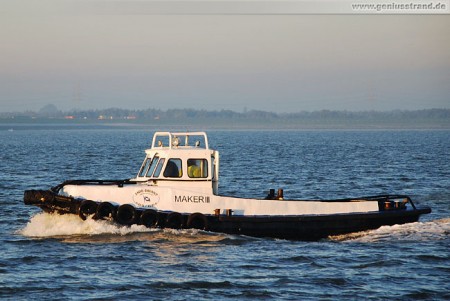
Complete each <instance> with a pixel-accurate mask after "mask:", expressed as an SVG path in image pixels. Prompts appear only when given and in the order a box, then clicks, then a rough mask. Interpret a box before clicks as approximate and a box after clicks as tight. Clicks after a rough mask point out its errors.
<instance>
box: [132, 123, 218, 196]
mask: <svg viewBox="0 0 450 301" xmlns="http://www.w3.org/2000/svg"><path fill="white" fill-rule="evenodd" d="M145 154H146V156H145V159H144V161H143V162H142V165H141V167H140V169H139V172H138V174H137V175H136V178H134V179H133V181H137V182H149V183H151V184H152V185H169V184H170V182H173V181H176V182H177V185H180V184H182V183H185V184H188V183H191V185H193V184H195V186H196V187H198V185H199V184H201V183H203V185H205V186H206V185H207V186H209V187H210V188H211V187H212V189H213V193H214V194H217V193H218V191H217V190H218V179H219V152H218V151H215V150H212V149H210V148H209V145H208V137H207V135H206V133H205V132H184V133H171V132H156V133H155V134H154V136H153V140H152V144H151V147H150V148H149V149H146V150H145Z"/></svg>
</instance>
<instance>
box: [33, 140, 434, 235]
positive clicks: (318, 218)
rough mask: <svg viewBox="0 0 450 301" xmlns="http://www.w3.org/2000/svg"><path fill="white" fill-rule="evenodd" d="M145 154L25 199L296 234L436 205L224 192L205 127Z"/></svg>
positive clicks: (68, 208) (64, 209)
mask: <svg viewBox="0 0 450 301" xmlns="http://www.w3.org/2000/svg"><path fill="white" fill-rule="evenodd" d="M145 154H146V156H145V159H144V162H143V163H142V166H141V168H140V170H139V172H138V174H137V175H136V177H135V178H131V179H127V180H69V181H65V182H63V183H61V184H59V185H57V186H55V187H53V188H51V189H50V190H27V191H25V194H24V202H25V204H27V205H35V206H38V207H41V208H42V209H43V210H44V211H46V212H58V213H60V214H67V213H70V214H78V215H79V216H80V217H81V218H82V219H86V218H94V219H109V220H113V221H115V222H117V223H119V224H123V225H132V224H141V225H145V226H147V227H158V228H174V229H184V228H196V229H202V230H207V231H213V232H223V233H229V234H242V235H249V236H257V237H274V238H283V239H295V240H318V239H321V238H325V237H327V236H330V235H339V234H345V233H351V232H358V231H364V230H369V229H376V228H378V227H380V226H383V225H394V224H404V223H410V222H415V221H417V220H418V219H419V216H420V215H421V214H426V213H430V212H431V209H430V208H429V207H420V208H419V207H418V206H415V205H414V203H413V202H412V200H411V199H410V198H409V197H408V196H405V195H379V196H370V197H359V198H349V199H336V200H292V199H286V198H284V196H283V191H282V190H281V189H278V190H277V193H275V190H274V189H270V191H269V194H268V195H267V196H266V197H265V198H261V199H252V198H238V197H231V196H224V195H220V194H219V185H218V184H219V152H218V151H216V150H212V149H210V148H209V146H208V137H207V135H206V133H204V132H183V133H171V132H156V133H155V134H154V136H153V141H152V145H151V148H149V149H147V150H146V151H145Z"/></svg>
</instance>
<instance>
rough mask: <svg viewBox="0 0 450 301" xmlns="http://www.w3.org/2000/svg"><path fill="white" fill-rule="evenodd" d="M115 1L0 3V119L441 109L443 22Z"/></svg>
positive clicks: (442, 18) (446, 68)
mask: <svg viewBox="0 0 450 301" xmlns="http://www.w3.org/2000/svg"><path fill="white" fill-rule="evenodd" d="M123 1H125V0H123ZM120 2H121V0H116V1H111V0H93V2H91V3H96V4H99V5H97V6H95V5H94V6H91V5H87V4H86V3H88V2H84V3H85V4H84V5H81V6H78V7H75V6H74V5H73V3H74V1H72V2H70V1H64V0H61V1H51V0H48V1H44V0H42V1H33V0H19V1H17V0H14V1H13V0H0V39H1V40H0V41H1V42H0V111H2V112H12V111H25V110H39V109H40V108H42V107H44V106H45V105H47V104H54V105H56V106H57V107H58V108H59V109H61V110H71V109H78V110H83V109H102V108H111V107H117V108H125V109H147V108H156V109H162V110H167V109H173V108H180V109H183V108H192V109H199V110H222V109H225V110H233V111H237V112H242V111H244V110H264V111H273V112H278V113H283V112H300V111H316V110H349V111H366V110H378V111H387V110H420V109H428V108H450V15H448V14H447V15H357V14H239V13H227V14H208V13H203V14H199V15H195V14H194V15H193V14H153V13H151V11H150V10H149V9H148V7H147V6H145V4H146V0H143V1H134V2H131V1H127V2H128V3H133V5H134V6H133V9H131V10H130V9H124V7H121V6H120V5H119V6H117V4H118V3H119V4H120ZM141 8H142V9H141Z"/></svg>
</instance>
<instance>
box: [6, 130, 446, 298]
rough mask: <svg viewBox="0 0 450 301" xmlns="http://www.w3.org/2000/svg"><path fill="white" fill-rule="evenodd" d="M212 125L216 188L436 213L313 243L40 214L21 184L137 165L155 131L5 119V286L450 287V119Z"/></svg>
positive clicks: (138, 291) (283, 291) (218, 293)
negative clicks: (362, 124) (9, 123)
mask: <svg viewBox="0 0 450 301" xmlns="http://www.w3.org/2000/svg"><path fill="white" fill-rule="evenodd" d="M163 130H165V129H163ZM208 134H209V140H210V145H211V146H212V147H213V148H217V149H219V150H220V151H221V169H220V176H221V182H220V193H221V194H228V195H235V196H246V197H264V196H265V195H266V194H267V192H268V190H269V189H270V188H274V189H277V188H284V194H285V197H286V198H341V197H353V196H367V195H373V194H385V193H396V194H408V195H410V196H411V197H412V198H413V200H415V202H416V204H426V205H429V206H431V207H432V209H433V213H432V214H429V215H425V216H423V217H422V218H421V220H420V222H418V223H413V224H407V225H401V226H392V227H382V228H380V229H377V230H374V231H368V232H363V233H357V234H352V235H345V236H339V237H331V238H328V239H325V240H322V241H319V242H297V241H285V240H275V239H256V238H250V237H243V236H232V235H224V234H216V233H209V232H202V231H194V230H181V231H176V230H149V229H146V228H144V227H141V226H133V227H131V228H130V227H120V226H117V225H114V224H111V223H108V222H106V221H93V220H87V221H81V220H80V219H79V218H78V217H76V216H59V215H50V214H44V213H42V212H41V211H40V210H39V209H38V208H35V207H28V206H25V205H23V201H22V199H23V191H24V190H25V189H46V188H49V187H51V186H54V185H56V184H58V183H59V182H61V181H63V180H67V179H92V178H102V179H125V178H130V177H133V176H134V175H135V174H136V173H137V170H138V168H139V166H140V164H141V161H142V160H143V158H144V152H143V150H144V149H145V148H146V147H148V146H149V144H150V140H151V137H152V135H153V130H151V129H150V130H148V129H147V130H142V129H124V128H116V129H113V128H110V129H95V128H94V129H92V128H91V129H75V128H73V129H61V128H57V127H39V128H31V127H20V128H15V129H14V130H13V131H8V128H1V131H0V141H1V144H0V156H1V160H0V171H1V173H0V203H1V206H2V210H1V211H0V229H1V231H0V246H1V247H0V249H1V252H0V299H1V300H21V299H33V300H58V299H60V300H211V299H214V300H236V299H241V300H245V299H254V300H261V299H266V300H308V299H313V300H314V299H321V300H337V299H345V300H362V299H364V300H383V299H392V300H423V299H428V300H445V299H447V300H450V282H449V279H450V131H432V130H430V131H209V132H208Z"/></svg>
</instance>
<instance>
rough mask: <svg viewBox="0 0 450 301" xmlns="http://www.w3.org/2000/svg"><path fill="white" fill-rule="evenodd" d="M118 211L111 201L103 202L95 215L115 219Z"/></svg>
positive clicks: (98, 217)
mask: <svg viewBox="0 0 450 301" xmlns="http://www.w3.org/2000/svg"><path fill="white" fill-rule="evenodd" d="M116 212H117V208H116V206H114V205H113V204H111V203H110V202H102V203H100V204H99V205H98V207H97V211H96V213H95V217H96V218H97V219H114V217H115V215H116Z"/></svg>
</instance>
